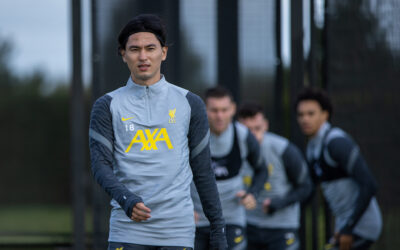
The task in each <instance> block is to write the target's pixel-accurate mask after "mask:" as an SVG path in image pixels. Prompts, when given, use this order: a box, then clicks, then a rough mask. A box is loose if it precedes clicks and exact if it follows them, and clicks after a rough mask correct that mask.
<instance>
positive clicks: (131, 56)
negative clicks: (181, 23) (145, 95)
mask: <svg viewBox="0 0 400 250" xmlns="http://www.w3.org/2000/svg"><path fill="white" fill-rule="evenodd" d="M167 50H168V48H167V47H161V44H160V41H158V39H157V38H156V36H155V35H154V34H153V33H150V32H138V33H135V34H132V35H130V36H129V38H128V41H127V43H126V46H125V49H124V50H121V55H122V60H123V61H124V62H125V63H126V64H127V65H128V68H129V70H130V71H131V77H132V80H133V81H134V82H135V83H137V84H141V85H151V84H154V83H156V82H158V81H159V80H160V78H161V75H160V70H161V62H162V61H164V60H165V59H166V58H167Z"/></svg>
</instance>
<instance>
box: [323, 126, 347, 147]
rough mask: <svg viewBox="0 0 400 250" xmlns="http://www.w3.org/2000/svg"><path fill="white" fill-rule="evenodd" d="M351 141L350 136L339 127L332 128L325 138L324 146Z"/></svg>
mask: <svg viewBox="0 0 400 250" xmlns="http://www.w3.org/2000/svg"><path fill="white" fill-rule="evenodd" d="M338 139H339V140H338ZM341 140H345V141H346V140H352V139H351V137H350V135H349V134H348V133H346V132H345V131H344V130H343V129H341V128H339V127H332V128H331V129H330V131H329V133H328V135H327V136H326V140H325V144H330V143H331V142H332V141H341Z"/></svg>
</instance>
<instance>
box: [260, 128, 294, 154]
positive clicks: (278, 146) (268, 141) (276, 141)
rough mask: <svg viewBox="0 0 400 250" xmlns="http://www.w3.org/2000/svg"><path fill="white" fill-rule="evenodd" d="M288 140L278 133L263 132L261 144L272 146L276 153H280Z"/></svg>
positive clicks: (287, 144) (287, 143) (286, 145)
mask: <svg viewBox="0 0 400 250" xmlns="http://www.w3.org/2000/svg"><path fill="white" fill-rule="evenodd" d="M289 144H290V141H289V140H288V139H286V138H285V137H283V136H280V135H278V134H275V133H272V132H267V133H265V134H264V139H263V145H264V146H267V147H268V148H272V149H273V150H274V151H275V152H276V153H277V154H278V155H282V154H283V152H284V151H285V150H286V148H287V147H288V146H289Z"/></svg>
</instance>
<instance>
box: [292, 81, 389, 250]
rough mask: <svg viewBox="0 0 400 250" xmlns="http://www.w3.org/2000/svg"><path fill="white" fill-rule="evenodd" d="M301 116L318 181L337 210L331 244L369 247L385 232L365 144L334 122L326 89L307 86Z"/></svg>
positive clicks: (299, 105) (299, 100) (298, 106)
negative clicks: (361, 148)
mask: <svg viewBox="0 0 400 250" xmlns="http://www.w3.org/2000/svg"><path fill="white" fill-rule="evenodd" d="M296 109H297V120H298V123H299V125H300V128H301V130H302V132H303V134H304V135H306V136H307V137H308V139H309V141H308V144H307V150H306V155H307V160H308V162H309V166H310V171H311V174H312V177H313V180H314V183H319V182H320V183H321V188H322V191H323V194H324V197H325V199H326V201H327V202H328V205H329V207H330V209H331V210H332V213H333V215H334V216H335V234H334V235H333V236H332V239H331V242H330V243H329V244H328V246H327V247H331V249H340V250H347V249H360V250H361V249H363V250H364V249H368V248H369V247H370V246H371V245H372V243H373V242H374V241H376V240H377V239H378V237H379V235H380V233H381V229H382V218H381V213H380V210H379V207H378V203H377V201H376V198H375V193H376V190H377V184H376V181H375V178H374V177H373V175H372V174H371V172H370V170H369V169H368V166H367V163H366V162H365V160H364V157H363V156H362V155H361V152H360V148H359V147H358V145H357V144H356V143H355V142H354V140H353V139H352V138H351V137H350V136H349V135H348V134H347V133H346V132H344V131H343V130H341V129H340V128H337V127H333V126H332V125H331V124H330V123H329V122H328V121H329V119H330V118H331V116H332V104H331V101H330V99H329V97H328V95H327V94H326V93H325V92H324V91H323V90H321V89H316V88H307V89H305V90H304V91H303V92H302V93H300V94H299V96H298V97H297V101H296Z"/></svg>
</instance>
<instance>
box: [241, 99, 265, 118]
mask: <svg viewBox="0 0 400 250" xmlns="http://www.w3.org/2000/svg"><path fill="white" fill-rule="evenodd" d="M259 113H260V114H262V115H263V116H264V109H263V107H262V106H261V105H260V104H258V103H255V102H245V103H243V104H242V105H241V106H240V108H239V111H238V118H239V119H247V118H252V117H254V116H256V115H257V114H259Z"/></svg>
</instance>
